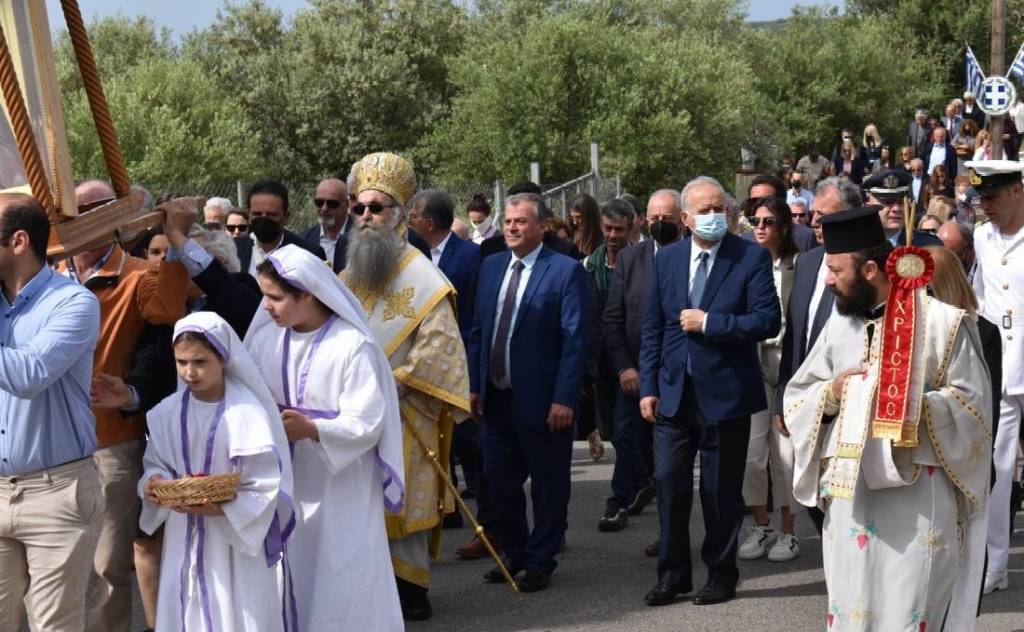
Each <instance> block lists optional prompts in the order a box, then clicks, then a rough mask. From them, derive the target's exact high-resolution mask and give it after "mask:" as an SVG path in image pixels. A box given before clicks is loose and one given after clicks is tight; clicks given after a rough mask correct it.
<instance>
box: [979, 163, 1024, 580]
mask: <svg viewBox="0 0 1024 632" xmlns="http://www.w3.org/2000/svg"><path fill="white" fill-rule="evenodd" d="M966 167H967V169H968V177H969V178H970V180H971V185H972V186H973V187H974V188H975V189H977V191H978V194H979V196H980V198H981V206H982V209H984V211H985V215H986V216H987V217H988V219H989V221H988V223H987V224H983V225H981V226H979V227H978V228H977V229H976V230H975V232H974V244H975V246H974V247H975V251H976V253H977V266H978V267H977V271H976V272H975V275H974V291H975V293H976V294H977V296H978V302H979V304H980V313H981V315H982V316H984V317H985V318H986V319H988V320H989V321H990V322H993V323H995V324H996V325H999V328H1000V332H1001V333H1002V337H1003V392H1002V400H1001V403H1000V411H999V424H998V427H997V430H996V439H995V444H994V450H995V454H994V461H995V470H996V480H995V486H994V487H993V488H992V496H991V499H990V501H989V505H988V506H989V514H988V572H987V573H986V575H985V592H986V593H990V592H992V591H993V590H1005V589H1006V588H1007V587H1008V586H1009V582H1008V579H1007V573H1006V565H1007V559H1008V557H1009V545H1010V491H1011V486H1012V482H1013V476H1014V473H1015V469H1016V468H1015V465H1016V460H1017V450H1018V444H1019V442H1020V418H1021V413H1022V411H1024V184H1022V182H1021V172H1022V171H1024V163H1020V162H1016V161H1013V160H986V161H970V162H967V163H966ZM993 395H995V394H993Z"/></svg>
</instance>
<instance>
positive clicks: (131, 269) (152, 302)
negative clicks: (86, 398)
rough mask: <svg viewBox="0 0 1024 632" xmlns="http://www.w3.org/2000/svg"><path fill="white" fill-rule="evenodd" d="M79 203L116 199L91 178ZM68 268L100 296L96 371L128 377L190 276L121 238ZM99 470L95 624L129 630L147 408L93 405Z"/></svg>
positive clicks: (91, 625) (100, 630)
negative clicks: (101, 506)
mask: <svg viewBox="0 0 1024 632" xmlns="http://www.w3.org/2000/svg"><path fill="white" fill-rule="evenodd" d="M75 197H76V199H77V202H78V205H79V208H80V209H82V208H83V207H84V208H90V207H95V206H98V205H99V204H101V203H103V202H104V201H107V200H109V199H112V198H113V197H114V191H113V189H112V188H111V187H110V185H109V184H108V183H106V182H102V181H99V180H90V181H86V182H83V183H82V184H80V185H79V186H78V187H77V188H76V189H75ZM68 271H69V273H70V274H71V275H72V277H73V278H75V279H77V280H78V282H79V283H81V284H82V285H84V286H85V287H86V288H88V289H89V290H92V292H93V293H94V294H95V295H96V298H97V299H99V302H100V334H99V340H98V341H97V344H96V355H95V357H94V358H93V376H94V377H95V376H96V375H99V374H101V373H103V374H107V375H114V376H117V377H121V378H123V377H125V376H126V375H127V373H128V370H129V368H131V361H132V356H133V354H134V352H135V347H136V344H137V342H138V339H139V334H141V333H142V329H143V327H145V325H146V323H152V324H155V325H171V324H174V322H175V321H177V320H178V319H179V318H182V317H183V316H184V315H185V300H186V297H187V295H188V288H189V276H188V271H187V270H186V269H185V267H184V266H183V265H182V264H180V263H176V262H166V261H165V262H163V263H160V264H159V265H154V264H150V263H149V262H147V261H146V260H144V259H139V258H137V257H132V256H130V255H128V253H126V252H125V251H124V250H122V249H121V246H120V245H119V244H117V243H116V242H112V243H109V244H105V245H103V246H101V247H99V248H96V249H95V250H92V251H90V252H85V253H82V254H79V255H75V257H73V259H72V262H71V266H70V267H69V270H68ZM93 413H94V414H95V416H96V438H97V449H96V452H95V454H94V455H93V459H94V460H95V462H96V467H97V469H98V470H99V475H100V486H101V489H102V492H103V496H104V499H105V500H106V511H105V513H104V516H103V524H102V526H101V529H100V539H99V543H98V544H97V546H96V556H95V559H94V562H93V569H94V571H95V573H96V575H97V582H96V590H95V592H94V593H93V601H92V603H91V604H90V612H89V620H88V626H87V629H88V630H89V631H90V632H127V631H128V626H129V623H130V620H131V606H132V583H131V565H132V541H133V540H134V539H135V535H136V533H137V526H136V525H137V524H138V517H139V497H138V495H137V494H136V484H137V483H138V481H139V478H140V477H141V476H142V453H143V451H144V448H145V416H144V415H141V414H137V415H123V414H122V413H121V411H117V410H110V409H105V408H99V407H96V406H94V407H93Z"/></svg>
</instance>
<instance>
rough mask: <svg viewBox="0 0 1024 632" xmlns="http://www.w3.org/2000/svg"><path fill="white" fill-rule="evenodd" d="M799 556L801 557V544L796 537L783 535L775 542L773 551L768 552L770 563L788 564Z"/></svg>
mask: <svg viewBox="0 0 1024 632" xmlns="http://www.w3.org/2000/svg"><path fill="white" fill-rule="evenodd" d="M798 555H800V543H799V542H797V541H796V536H795V535H791V534H789V533H783V534H781V535H780V536H779V539H778V540H776V541H775V546H773V547H772V550H770V551H768V561H769V562H788V561H789V560H791V559H793V558H795V557H796V556H798Z"/></svg>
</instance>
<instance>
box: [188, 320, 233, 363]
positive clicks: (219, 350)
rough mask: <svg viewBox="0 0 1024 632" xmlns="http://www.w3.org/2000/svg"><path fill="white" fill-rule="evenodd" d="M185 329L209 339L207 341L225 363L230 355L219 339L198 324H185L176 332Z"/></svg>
mask: <svg viewBox="0 0 1024 632" xmlns="http://www.w3.org/2000/svg"><path fill="white" fill-rule="evenodd" d="M186 331H192V332H195V333H197V334H203V336H204V337H205V338H206V340H207V341H209V343H210V344H211V345H213V348H214V349H216V350H217V353H219V354H220V357H221V359H222V360H224V362H225V363H227V361H228V360H229V359H230V358H231V356H230V355H228V350H227V349H225V348H224V345H222V344H221V343H220V340H217V338H216V336H212V335H210V332H208V331H206V330H205V329H203V328H202V327H199V326H198V325H185V326H184V327H182V328H181V329H179V330H178V333H179V334H183V333H185V332H186ZM175 338H177V336H175Z"/></svg>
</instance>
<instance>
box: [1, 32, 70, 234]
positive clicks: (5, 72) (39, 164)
mask: <svg viewBox="0 0 1024 632" xmlns="http://www.w3.org/2000/svg"><path fill="white" fill-rule="evenodd" d="M0 89H2V90H3V94H4V103H5V104H6V105H7V112H8V114H9V115H10V117H11V127H12V128H13V131H14V139H15V141H16V142H17V144H18V153H19V154H21V162H22V164H23V165H24V166H25V175H27V176H28V184H29V187H31V189H32V195H33V196H34V197H35V198H36V199H37V200H39V202H40V204H42V205H43V208H45V209H46V214H47V215H48V216H49V217H50V221H51V222H54V223H55V222H56V221H57V207H56V205H55V204H54V201H53V195H52V194H51V193H50V182H49V180H48V179H47V175H46V169H45V168H44V167H43V159H42V157H41V156H40V155H39V148H38V147H37V146H36V139H35V136H34V135H33V133H32V121H31V120H30V119H29V116H28V110H27V109H26V108H25V99H24V97H23V96H22V94H21V86H20V85H19V84H18V75H17V73H16V72H15V70H14V60H13V59H12V58H11V51H10V49H9V48H8V47H7V37H6V36H5V34H4V30H3V26H0Z"/></svg>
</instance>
